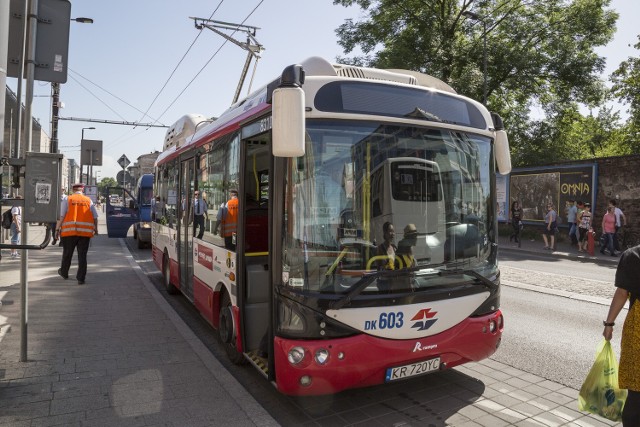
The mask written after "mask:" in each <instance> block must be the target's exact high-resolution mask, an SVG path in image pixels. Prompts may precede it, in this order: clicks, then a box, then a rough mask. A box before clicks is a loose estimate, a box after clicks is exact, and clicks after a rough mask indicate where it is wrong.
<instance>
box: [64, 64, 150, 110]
mask: <svg viewBox="0 0 640 427" xmlns="http://www.w3.org/2000/svg"><path fill="white" fill-rule="evenodd" d="M69 71H70V72H72V73H73V74H77V75H78V76H79V77H81V78H83V79H84V80H86V81H88V82H89V83H91V84H92V85H94V86H95V87H97V88H98V89H100V90H102V91H104V92H106V93H107V94H109V95H111V96H112V97H114V98H115V99H117V100H118V101H120V102H122V103H123V104H125V105H127V106H129V107H131V108H133V109H134V110H136V111H137V112H139V113H143V111H142V110H141V109H139V108H137V107H136V106H134V105H131V104H130V103H128V102H127V101H125V100H124V99H122V98H120V97H119V96H118V95H115V94H113V93H111V92H110V91H108V90H107V89H105V88H103V87H102V86H100V85H99V84H97V83H95V82H92V81H91V80H89V79H88V78H87V77H85V76H83V75H82V74H80V73H79V72H77V71H75V70H73V69H71V68H69ZM72 78H73V77H72ZM74 80H76V79H74ZM143 114H145V113H143ZM145 116H146V114H145ZM150 119H152V120H154V119H153V117H150ZM138 122H140V120H138Z"/></svg>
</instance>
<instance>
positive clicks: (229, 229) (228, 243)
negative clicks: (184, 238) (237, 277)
mask: <svg viewBox="0 0 640 427" xmlns="http://www.w3.org/2000/svg"><path fill="white" fill-rule="evenodd" d="M229 194H230V195H231V198H230V199H229V200H228V201H227V202H226V203H225V204H224V205H222V206H221V207H220V210H219V211H218V220H217V222H216V226H215V228H214V231H213V232H214V234H215V233H217V232H218V228H220V236H222V237H224V247H225V248H227V249H230V250H232V251H235V250H236V242H235V241H234V237H235V234H236V231H237V230H238V190H229Z"/></svg>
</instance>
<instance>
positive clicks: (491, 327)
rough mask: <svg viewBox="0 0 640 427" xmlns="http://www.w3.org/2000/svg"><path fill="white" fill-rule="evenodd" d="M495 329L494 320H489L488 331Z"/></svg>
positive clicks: (492, 331)
mask: <svg viewBox="0 0 640 427" xmlns="http://www.w3.org/2000/svg"><path fill="white" fill-rule="evenodd" d="M495 331H496V322H495V320H490V321H489V332H491V333H494V332H495Z"/></svg>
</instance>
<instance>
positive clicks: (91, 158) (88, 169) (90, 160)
mask: <svg viewBox="0 0 640 427" xmlns="http://www.w3.org/2000/svg"><path fill="white" fill-rule="evenodd" d="M85 129H87V130H90V129H95V128H94V127H93V126H91V127H89V128H82V138H81V139H80V148H81V149H82V141H84V131H85ZM80 158H82V155H80ZM92 165H93V150H91V155H90V159H89V168H87V175H88V176H87V184H88V185H91V182H90V178H89V176H91V175H90V172H89V171H90V170H91V168H92ZM82 170H83V165H80V181H82Z"/></svg>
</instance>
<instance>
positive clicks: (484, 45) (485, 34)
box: [462, 10, 487, 106]
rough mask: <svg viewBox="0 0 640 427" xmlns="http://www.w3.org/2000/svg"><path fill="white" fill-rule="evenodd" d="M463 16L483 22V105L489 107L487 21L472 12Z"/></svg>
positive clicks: (468, 11)
mask: <svg viewBox="0 0 640 427" xmlns="http://www.w3.org/2000/svg"><path fill="white" fill-rule="evenodd" d="M462 16H465V17H467V18H469V19H472V20H474V21H480V22H482V43H483V49H482V57H483V71H482V74H483V82H482V103H483V104H484V105H485V106H486V105H487V20H486V19H485V18H484V17H483V16H480V15H478V14H477V13H473V12H471V11H470V10H465V11H464V12H462Z"/></svg>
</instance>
